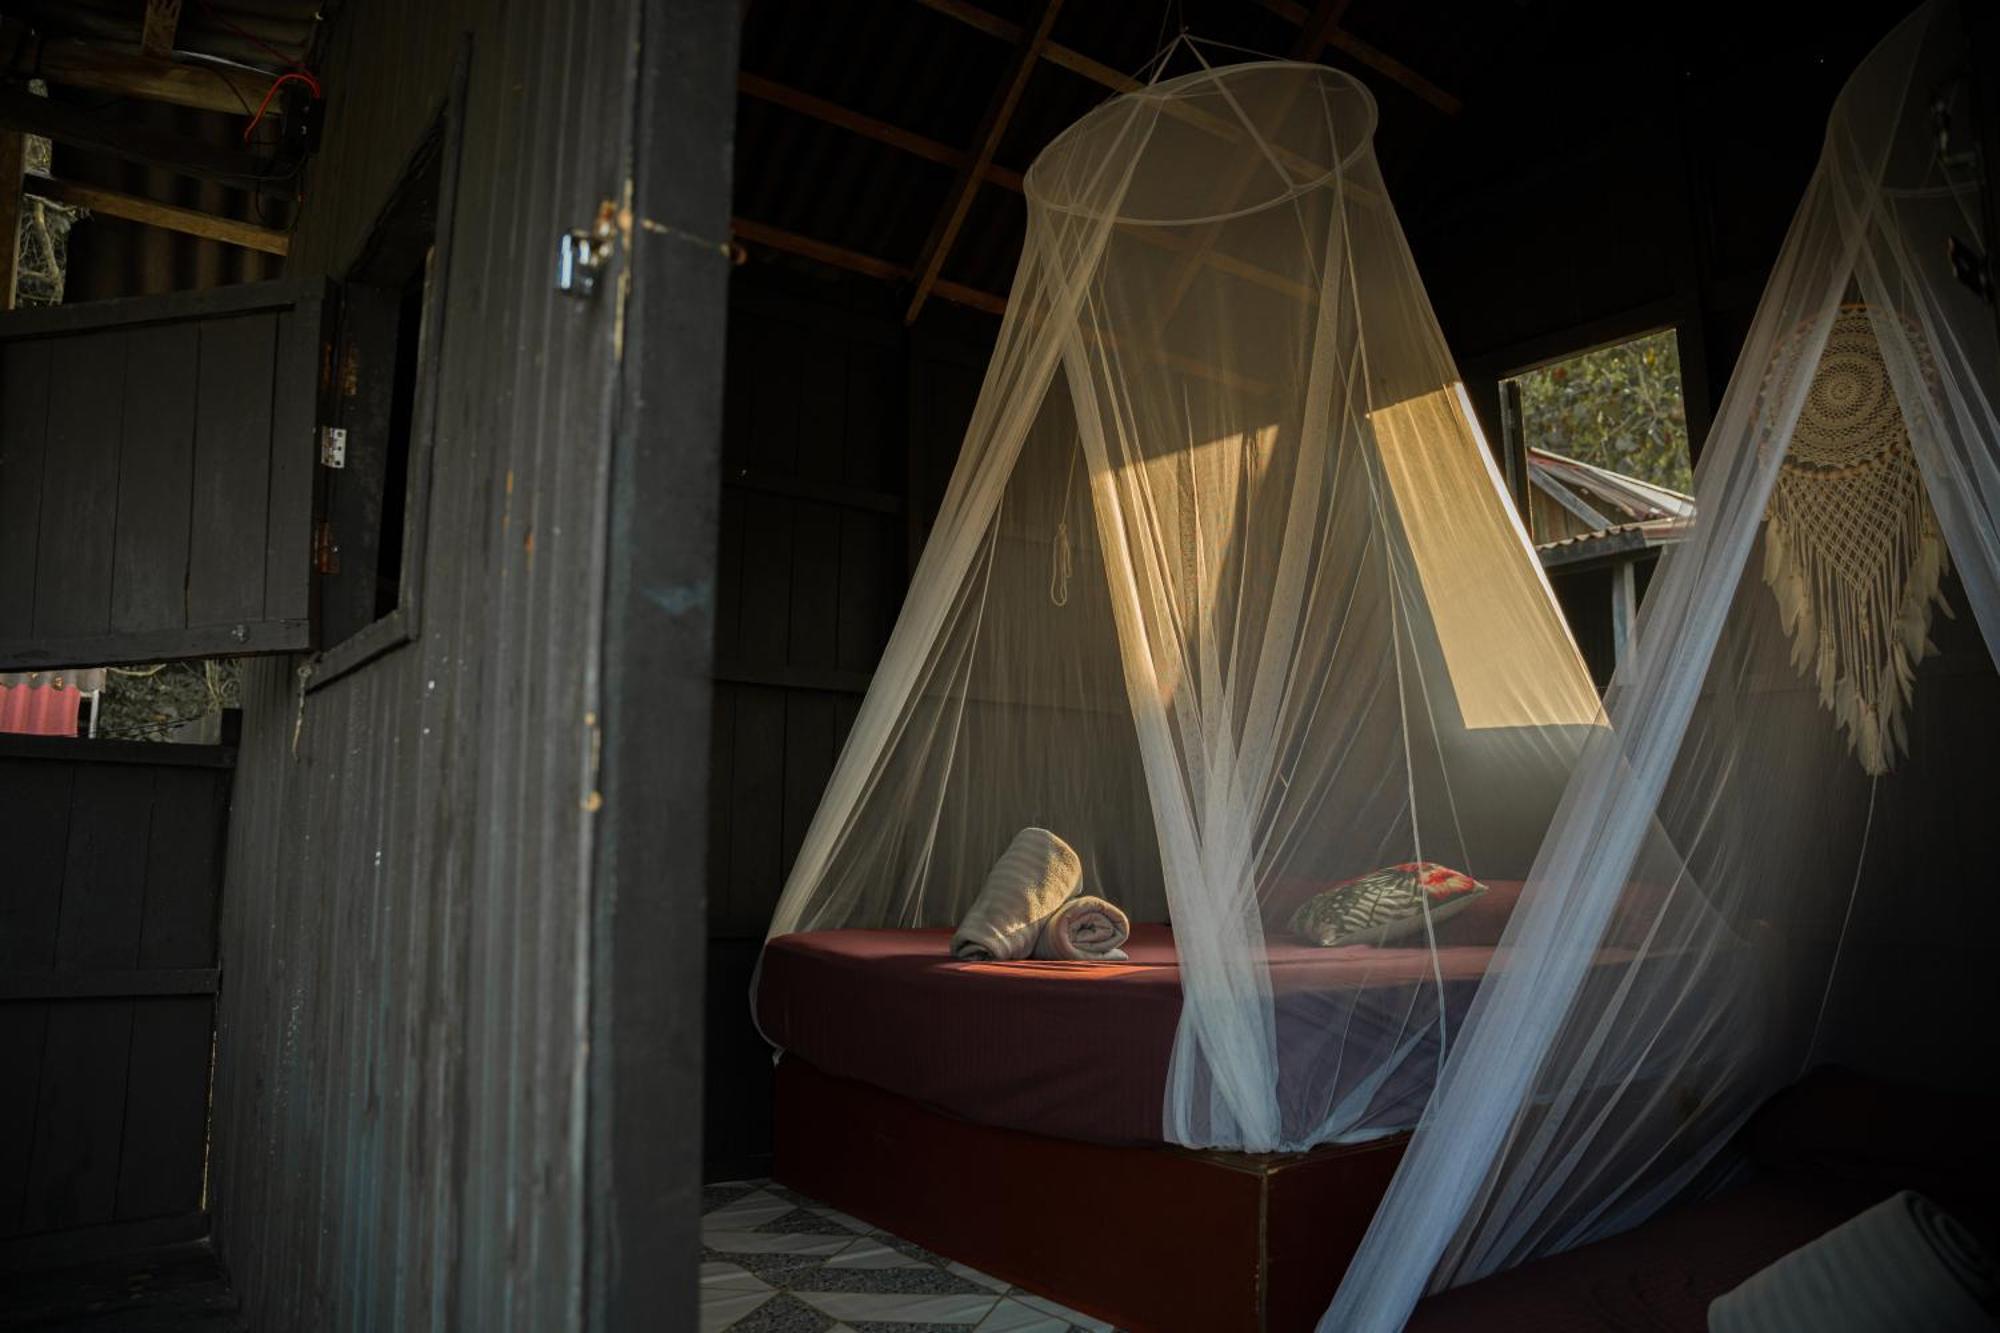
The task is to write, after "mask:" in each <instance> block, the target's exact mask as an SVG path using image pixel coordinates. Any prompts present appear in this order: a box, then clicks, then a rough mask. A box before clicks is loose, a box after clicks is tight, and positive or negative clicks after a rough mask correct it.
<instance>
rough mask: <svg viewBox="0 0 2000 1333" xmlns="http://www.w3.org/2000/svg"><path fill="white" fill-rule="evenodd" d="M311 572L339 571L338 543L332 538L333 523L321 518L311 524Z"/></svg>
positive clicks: (330, 572) (329, 572) (334, 572)
mask: <svg viewBox="0 0 2000 1333" xmlns="http://www.w3.org/2000/svg"><path fill="white" fill-rule="evenodd" d="M313 572H315V573H318V574H338V573H339V572H340V544H339V543H338V542H336V541H334V539H333V524H332V523H331V522H330V521H328V520H327V519H321V520H320V521H319V522H318V523H316V524H314V525H313Z"/></svg>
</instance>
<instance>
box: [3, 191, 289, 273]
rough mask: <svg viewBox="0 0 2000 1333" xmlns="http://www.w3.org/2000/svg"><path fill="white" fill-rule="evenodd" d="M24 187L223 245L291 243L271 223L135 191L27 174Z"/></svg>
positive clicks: (269, 248) (273, 251) (269, 249)
mask: <svg viewBox="0 0 2000 1333" xmlns="http://www.w3.org/2000/svg"><path fill="white" fill-rule="evenodd" d="M26 189H27V192H28V193H29V194H32V195H34V196H35V197H36V198H38V199H46V200H48V201H49V202H50V203H52V204H65V205H67V206H69V207H71V208H87V209H89V210H90V211H91V212H93V213H97V214H100V215H101V216H103V217H107V218H123V219H124V220H125V221H127V222H137V223H139V224H140V225H141V226H146V227H158V228H161V229H162V230H165V231H177V232H180V233H181V234H183V235H186V236H199V237H201V238H203V239H204V240H210V241H221V242H222V243H223V244H224V245H235V246H241V247H242V248H243V249H245V250H257V251H261V252H262V253H264V254H267V255H282V254H284V253H286V252H287V251H289V250H290V249H291V247H292V238H291V236H290V235H289V234H288V233H286V232H282V231H278V230H276V229H275V228H272V227H260V226H257V225H256V224H255V223H251V222H243V221H240V220H238V219H236V218H225V217H217V216H216V215H215V214H213V213H202V212H197V211H196V210H194V209H192V208H180V207H177V206H175V205H173V204H163V203H161V202H159V201H158V200H157V199H145V198H141V197H140V196H138V195H133V194H121V193H119V192H118V191H117V190H101V189H99V188H97V187H96V186H94V185H80V184H78V183H76V182H75V181H59V180H51V179H46V178H43V177H39V176H30V177H28V179H27V182H26Z"/></svg>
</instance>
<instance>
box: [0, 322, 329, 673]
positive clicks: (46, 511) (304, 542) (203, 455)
mask: <svg viewBox="0 0 2000 1333" xmlns="http://www.w3.org/2000/svg"><path fill="white" fill-rule="evenodd" d="M320 307H321V300H320V294H319V290H318V288H317V287H316V286H315V285H313V284H305V285H303V286H299V285H295V284H288V283H258V284H251V285H245V286H240V287H234V288H229V289H226V290H224V291H220V292H212V293H205V294H199V295H195V294H189V295H181V296H172V297H145V298H138V299H133V300H126V301H103V302H93V303H88V304H83V305H76V306H57V307H51V308H49V309H44V310H34V311H23V312H16V313H14V314H12V315H10V316H9V317H8V318H7V320H6V322H5V325H4V330H0V571H5V576H4V578H0V668H7V667H27V668H34V667H42V666H72V665H78V664H84V663H92V664H101V663H119V662H135V661H136V662H154V661H159V660H162V659H164V658H168V657H194V656H203V655H209V654H214V655H218V656H219V655H232V656H233V655H236V654H240V653H246V652H271V651H276V650H280V649H287V648H292V649H296V648H303V647H305V646H307V644H308V643H309V641H310V634H309V623H308V614H309V610H310V603H311V590H310V582H311V579H310V563H309V562H310V558H311V543H310V535H309V530H308V529H309V524H310V520H311V512H312V486H313V478H312V453H311V450H312V425H313V399H314V395H315V393H316V386H317V384H318V380H319V334H320V327H319V320H320Z"/></svg>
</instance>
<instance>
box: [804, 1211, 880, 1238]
mask: <svg viewBox="0 0 2000 1333" xmlns="http://www.w3.org/2000/svg"><path fill="white" fill-rule="evenodd" d="M810 1211H811V1212H814V1213H817V1214H818V1215H819V1216H821V1217H824V1218H825V1219H826V1220H827V1221H829V1222H838V1223H840V1225H842V1226H844V1227H846V1228H847V1229H848V1230H849V1231H853V1232H857V1233H859V1234H860V1235H863V1236H865V1235H867V1234H868V1233H869V1232H871V1231H873V1230H874V1229H875V1228H874V1227H871V1226H869V1225H868V1224H867V1223H866V1222H864V1221H862V1220H861V1219H860V1218H858V1217H849V1216H848V1215H847V1214H846V1213H843V1212H841V1211H839V1210H838V1209H835V1208H821V1207H819V1206H818V1205H817V1204H815V1205H814V1206H813V1207H812V1208H811V1209H810Z"/></svg>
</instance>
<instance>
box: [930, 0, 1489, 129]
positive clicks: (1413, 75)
mask: <svg viewBox="0 0 2000 1333" xmlns="http://www.w3.org/2000/svg"><path fill="white" fill-rule="evenodd" d="M917 3H918V4H920V5H922V6H923V7H924V8H925V9H929V10H934V11H935V12H937V13H939V14H943V15H945V16H946V17H948V18H954V19H957V20H958V21H959V22H960V23H963V24H965V25H966V26H967V27H969V28H977V29H978V30H979V31H980V32H983V33H986V34H987V35H988V36H991V37H997V38H999V39H1000V40H1001V41H1003V42H1018V41H1019V40H1020V39H1021V25H1020V24H1018V23H1015V22H1013V21H1011V20H1009V19H1004V18H1001V17H1000V16H999V15H998V14H990V13H988V12H987V11H985V10H983V9H981V8H979V7H978V6H977V5H973V4H968V3H966V0H917ZM1258 3H1259V4H1261V5H1263V6H1264V8H1266V9H1268V10H1270V11H1271V12H1272V13H1273V14H1276V15H1277V16H1278V17H1279V18H1282V19H1285V20H1287V21H1288V22H1291V23H1295V24H1299V25H1304V24H1305V23H1306V22H1307V21H1308V20H1309V19H1310V18H1311V17H1312V11H1311V10H1310V9H1308V8H1306V6H1304V5H1302V4H1300V3H1299V2H1298V0H1258ZM1326 44H1327V45H1328V46H1332V47H1334V48H1335V49H1336V50H1338V51H1340V52H1342V53H1343V54H1345V55H1347V56H1348V57H1350V58H1351V59H1353V60H1355V61H1357V62H1358V63H1360V64H1363V65H1366V66H1367V67H1368V68H1370V69H1372V70H1374V71H1375V72H1376V73H1377V74H1380V75H1381V76H1382V77H1383V78H1385V79H1389V80H1390V81H1392V82H1394V83H1398V84H1401V85H1402V86H1403V87H1405V88H1407V89H1409V90H1410V91H1411V92H1413V93H1415V94H1416V95H1417V96H1418V97H1421V98H1423V99H1424V100H1425V101H1426V102H1429V103H1430V104H1431V105H1432V106H1435V107H1436V108H1437V109H1438V110H1440V111H1442V112H1444V113H1445V114H1446V115H1448V116H1455V115H1457V114H1458V113H1459V111H1460V109H1461V108H1462V107H1463V106H1464V103H1462V102H1460V101H1459V100H1458V99H1457V98H1456V97H1453V96H1452V95H1451V94H1450V93H1448V92H1446V91H1445V90H1444V89H1442V88H1440V87H1438V86H1437V85H1436V84H1435V83H1432V82H1431V81H1430V80H1429V79H1426V78H1425V77H1424V76H1423V75H1421V74H1419V73H1417V72H1416V71H1415V70H1413V69H1411V68H1410V67H1409V66H1408V65H1405V64H1404V63H1403V62H1402V61H1400V60H1397V59H1396V58H1395V57H1394V56H1391V55H1389V54H1388V53H1386V52H1384V51H1381V50H1378V49H1376V48H1375V47H1374V46H1371V45H1370V44H1369V43H1367V42H1364V41H1362V40H1361V39H1360V38H1359V37H1356V36H1355V35H1354V34H1353V33H1351V32H1348V31H1347V30H1346V29H1344V28H1341V27H1340V26H1339V25H1338V24H1334V25H1332V26H1331V27H1330V28H1329V30H1328V31H1327V33H1326ZM1042 59H1044V60H1046V61H1048V62H1049V63H1050V64H1052V65H1061V66H1062V67H1063V68H1064V69H1067V70H1069V71H1070V72H1071V73H1074V74H1081V75H1082V76H1083V77H1084V78H1086V79H1089V80H1091V81H1092V82H1093V83H1097V84H1100V85H1102V86H1103V87H1106V88H1109V89H1111V90H1112V91H1113V92H1119V93H1129V92H1131V91H1132V90H1133V89H1134V88H1137V87H1139V82H1138V80H1136V79H1134V78H1132V77H1131V76H1130V75H1129V74H1124V73H1121V72H1120V71H1118V70H1115V69H1112V68H1111V67H1110V66H1109V65H1106V64H1104V63H1102V62H1101V61H1096V60H1092V59H1091V58H1090V57H1089V56H1086V55H1084V54H1082V53H1081V52H1078V51H1074V50H1071V49H1070V48H1069V47H1067V46H1063V45H1060V44H1059V43H1056V42H1050V43H1049V44H1048V45H1047V46H1045V47H1044V48H1043V49H1042Z"/></svg>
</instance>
